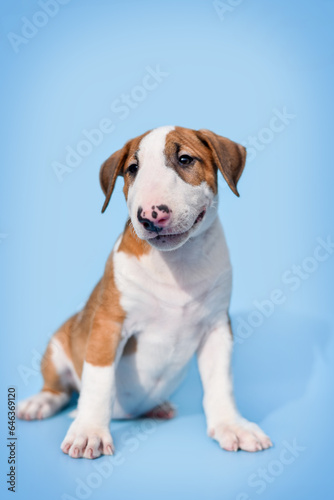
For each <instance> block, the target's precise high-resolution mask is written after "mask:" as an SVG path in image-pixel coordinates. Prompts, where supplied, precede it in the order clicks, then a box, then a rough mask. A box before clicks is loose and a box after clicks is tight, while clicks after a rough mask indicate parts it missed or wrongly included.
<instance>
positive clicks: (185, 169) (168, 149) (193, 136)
mask: <svg viewBox="0 0 334 500" xmlns="http://www.w3.org/2000/svg"><path fill="white" fill-rule="evenodd" d="M164 153H165V156H166V163H167V165H168V166H169V167H171V168H173V169H174V170H175V171H176V173H177V174H178V175H179V176H180V177H181V179H183V180H184V181H185V182H187V183H188V184H192V185H193V186H199V185H200V184H201V183H202V182H206V183H207V184H208V185H209V187H210V188H211V189H212V191H213V192H214V193H217V165H215V163H214V161H213V157H212V154H211V151H210V149H209V148H208V147H206V146H205V145H204V144H203V142H202V141H201V140H200V139H199V138H198V136H197V133H196V131H195V130H190V129H187V128H183V127H175V130H172V131H171V132H169V134H167V137H166V146H165V151H164ZM184 154H187V155H189V156H191V158H193V161H192V163H191V164H189V165H181V164H180V162H179V158H180V156H182V155H184Z"/></svg>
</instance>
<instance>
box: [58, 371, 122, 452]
mask: <svg viewBox="0 0 334 500" xmlns="http://www.w3.org/2000/svg"><path fill="white" fill-rule="evenodd" d="M114 398H115V366H114V364H112V365H111V366H104V367H100V366H93V365H92V364H90V363H87V362H86V361H85V362H84V367H83V373H82V389H81V393H80V398H79V404H78V412H77V416H76V418H75V420H74V422H73V423H72V424H71V426H70V428H69V430H68V432H67V434H66V436H65V439H64V441H63V442H62V444H61V449H62V450H63V451H64V452H66V453H68V454H69V455H70V456H71V457H73V458H79V457H82V456H84V457H85V458H97V457H98V456H100V455H101V454H102V453H104V454H107V455H111V454H112V453H113V443H112V438H111V435H110V431H109V422H110V419H111V410H112V403H113V401H114Z"/></svg>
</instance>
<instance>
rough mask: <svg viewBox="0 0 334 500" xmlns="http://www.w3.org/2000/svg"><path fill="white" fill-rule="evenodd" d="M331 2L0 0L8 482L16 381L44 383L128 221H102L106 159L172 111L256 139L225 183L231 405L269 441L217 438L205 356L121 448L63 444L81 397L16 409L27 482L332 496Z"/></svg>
mask: <svg viewBox="0 0 334 500" xmlns="http://www.w3.org/2000/svg"><path fill="white" fill-rule="evenodd" d="M333 16H334V3H333V2H332V1H330V0H319V1H317V2H315V1H305V0H303V1H302V0H300V1H298V0H296V1H294V2H291V1H288V0H280V1H271V2H268V1H265V0H258V1H257V2H254V1H248V0H244V1H243V0H222V1H220V2H219V1H205V0H193V1H186V0H181V1H180V0H179V1H176V0H169V1H168V2H155V1H149V0H145V1H141V2H135V1H130V0H127V1H123V2H122V1H106V0H105V1H103V0H96V1H94V2H93V1H90V2H89V1H85V0H82V1H79V0H49V1H47V0H40V1H39V0H36V1H35V0H31V1H30V0H29V1H16V2H2V4H1V56H2V67H3V73H2V74H3V77H2V81H3V89H2V93H1V105H2V106H1V109H2V117H3V120H2V126H1V138H2V155H1V156H2V164H1V197H0V203H1V222H0V253H1V305H2V312H1V319H2V321H1V325H2V328H1V330H2V348H1V367H2V376H1V386H2V388H1V392H0V394H1V429H2V446H1V463H0V471H1V472H0V474H1V493H0V494H1V497H2V498H4V497H5V498H7V495H8V498H11V496H10V495H12V493H11V492H8V491H7V486H8V485H7V484H6V480H7V477H6V474H7V473H8V472H9V464H8V463H7V459H8V453H9V448H8V447H6V444H7V435H8V425H7V388H8V387H9V386H15V387H16V390H17V395H18V398H19V399H21V398H24V397H26V396H28V395H30V394H32V393H34V392H36V391H37V390H39V388H40V386H41V376H40V373H39V362H40V357H41V354H42V353H43V350H44V348H45V345H46V343H47V340H48V338H49V336H50V335H51V334H52V332H53V331H54V330H55V329H56V328H57V327H58V325H59V324H60V323H61V322H62V321H63V320H64V319H65V318H66V317H68V316H69V315H71V314H72V313H73V312H74V311H76V310H77V309H79V308H80V307H81V306H82V304H83V302H84V301H85V300H86V298H87V296H88V295H89V293H90V291H91V290H92V287H93V286H94V284H95V283H96V281H97V280H98V279H99V277H100V275H101V274H102V272H103V268H104V264H105V261H106V258H107V255H108V253H109V252H110V250H111V248H112V245H113V243H114V241H115V239H116V237H117V235H118V234H119V233H120V232H121V230H122V228H123V225H124V222H125V219H126V206H125V203H124V200H123V195H122V181H121V180H120V181H119V182H118V183H117V188H116V192H115V194H114V195H113V199H112V202H111V204H110V206H109V208H108V210H107V212H106V214H104V215H103V216H102V215H101V213H100V209H101V206H102V204H103V195H102V192H101V190H100V187H99V182H98V172H99V167H100V164H101V163H102V162H103V161H104V160H105V159H106V158H107V156H109V155H110V154H111V153H112V152H113V151H115V150H116V149H118V148H119V147H121V146H122V145H123V144H124V142H125V141H126V140H128V139H129V138H132V137H134V136H136V135H138V134H140V133H142V132H144V131H146V130H148V129H150V128H153V127H156V126H159V125H167V124H176V125H181V126H185V127H190V128H195V129H197V128H208V129H211V130H213V131H215V132H217V133H219V134H221V135H225V136H227V137H230V138H231V139H233V140H235V141H239V142H241V143H243V144H244V145H246V147H247V148H248V162H247V165H246V169H245V171H244V174H243V176H242V179H241V181H240V185H239V191H240V193H241V197H240V198H239V199H238V198H236V197H235V196H234V195H233V194H232V193H231V192H230V191H229V189H227V188H226V186H225V185H224V181H223V180H222V179H221V180H220V190H221V199H220V209H219V210H220V215H221V218H222V220H223V224H224V228H225V232H226V237H227V241H228V244H229V248H230V251H231V258H232V263H233V267H234V287H233V298H232V304H231V313H232V321H233V325H234V330H235V338H236V343H235V351H234V361H233V370H234V380H235V392H236V398H237V402H238V405H239V407H240V409H241V411H242V412H243V414H244V415H245V416H246V417H248V418H250V419H254V420H256V421H257V422H258V423H259V424H260V425H261V426H262V427H263V429H264V430H265V431H266V432H267V433H268V434H269V435H270V437H271V438H272V440H273V442H274V447H273V448H272V449H270V450H269V451H265V452H261V453H256V454H249V453H246V452H238V453H234V454H233V453H228V452H224V451H222V450H220V449H219V446H218V445H217V444H216V443H215V442H214V441H212V440H210V439H209V438H208V437H207V436H206V431H205V419H204V415H203V411H202V407H201V398H202V390H201V386H200V381H199V377H198V373H197V368H196V364H195V362H193V364H192V365H191V367H190V371H189V375H188V377H187V379H186V381H185V383H184V384H183V386H182V387H181V388H180V389H179V390H178V392H177V393H176V394H175V396H174V398H173V401H174V402H175V404H176V405H177V407H178V417H177V418H176V419H174V420H173V421H170V422H166V423H157V422H154V421H148V420H142V421H130V422H114V423H112V424H111V428H112V433H113V436H114V441H115V445H116V449H117V454H116V455H115V456H114V457H104V458H101V459H99V460H96V461H87V460H71V459H69V458H68V456H65V455H63V454H62V452H61V451H60V448H59V446H60V443H61V441H62V439H63V437H64V435H65V432H66V429H67V427H68V425H69V423H70V419H69V417H68V410H66V411H64V412H63V413H61V414H59V415H57V416H55V417H53V418H51V419H48V420H45V421H43V422H21V421H20V422H17V429H16V435H17V437H18V440H17V445H16V450H17V464H16V465H17V467H16V477H17V484H16V490H17V492H16V497H15V498H17V499H20V500H21V499H25V500H26V499H27V498H49V499H52V500H54V499H67V500H69V499H73V498H77V499H80V498H82V499H84V498H92V499H94V498H99V499H106V498H117V499H118V498H133V497H136V498H145V500H151V499H155V498H159V499H160V500H165V499H167V498H171V497H172V496H174V497H175V498H189V499H192V500H194V499H197V498H198V499H201V498H208V499H210V500H216V499H217V500H218V499H225V498H226V499H230V500H249V499H251V500H252V499H256V498H258V497H259V498H263V499H270V500H274V499H280V500H281V499H282V497H284V496H286V497H288V498H294V499H295V500H297V499H303V500H305V499H308V498H309V499H312V498H315V497H322V498H323V497H324V496H325V495H326V494H329V486H330V482H331V472H330V467H331V465H332V463H333V458H332V444H333V433H332V429H331V426H332V412H333V407H334V405H333V397H332V395H331V387H332V381H333V358H334V350H333V338H332V335H331V333H332V327H333V268H334V247H333V243H332V242H333V241H334V228H333V202H332V185H333V182H334V175H333V168H332V154H333V153H332V150H333V148H332V144H333V137H332V135H333V126H332V116H333V99H332V93H333V69H334V68H333V62H334V58H333V57H334V56H333V38H334V31H333Z"/></svg>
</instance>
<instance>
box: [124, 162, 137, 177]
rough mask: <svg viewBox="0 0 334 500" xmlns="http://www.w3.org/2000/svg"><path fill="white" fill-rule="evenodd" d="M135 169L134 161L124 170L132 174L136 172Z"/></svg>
mask: <svg viewBox="0 0 334 500" xmlns="http://www.w3.org/2000/svg"><path fill="white" fill-rule="evenodd" d="M137 170H138V165H137V164H136V163H132V165H130V166H129V167H128V168H127V170H126V171H127V172H129V173H130V174H132V175H133V174H136V173H137Z"/></svg>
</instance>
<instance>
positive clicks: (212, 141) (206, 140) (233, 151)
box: [197, 130, 246, 196]
mask: <svg viewBox="0 0 334 500" xmlns="http://www.w3.org/2000/svg"><path fill="white" fill-rule="evenodd" d="M197 134H198V136H199V139H200V140H201V141H202V143H203V144H204V145H205V146H207V147H209V148H210V149H211V152H212V155H213V159H214V162H215V163H216V165H217V167H218V168H219V170H220V172H221V173H222V174H223V176H224V178H225V180H226V182H227V184H228V185H229V186H230V188H231V189H232V191H233V193H234V194H235V195H237V196H239V193H238V190H237V183H238V180H239V179H240V176H241V174H242V171H243V169H244V166H245V162H246V148H244V147H243V146H241V145H240V144H237V143H236V142H233V141H230V139H227V138H226V137H222V136H220V135H217V134H215V133H214V132H211V131H210V130H199V131H198V132H197Z"/></svg>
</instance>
